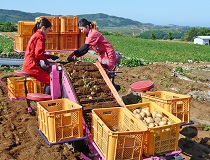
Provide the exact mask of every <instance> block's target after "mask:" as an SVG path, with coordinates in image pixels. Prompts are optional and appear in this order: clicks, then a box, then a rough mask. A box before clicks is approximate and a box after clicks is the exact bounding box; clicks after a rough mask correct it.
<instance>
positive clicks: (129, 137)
mask: <svg viewBox="0 0 210 160" xmlns="http://www.w3.org/2000/svg"><path fill="white" fill-rule="evenodd" d="M146 131H147V128H146V127H145V126H144V125H143V124H142V123H141V122H140V121H138V120H137V119H135V117H133V116H132V115H131V114H130V113H129V111H127V110H126V109H125V108H121V107H114V108H100V109H93V110H92V136H93V140H94V141H95V143H96V145H97V146H98V148H99V149H100V151H101V152H102V153H103V155H104V157H105V159H107V160H109V159H116V160H122V159H136V160H137V159H138V160H140V159H142V153H143V141H144V135H145V132H146Z"/></svg>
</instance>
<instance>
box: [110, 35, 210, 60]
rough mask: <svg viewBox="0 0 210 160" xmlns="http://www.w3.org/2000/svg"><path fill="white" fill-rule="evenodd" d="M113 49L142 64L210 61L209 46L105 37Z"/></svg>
mask: <svg viewBox="0 0 210 160" xmlns="http://www.w3.org/2000/svg"><path fill="white" fill-rule="evenodd" d="M106 38H107V39H108V40H109V41H110V42H111V43H112V44H113V46H114V48H115V49H116V50H117V51H119V52H121V53H122V54H123V56H125V57H127V58H128V57H130V58H141V59H144V62H146V63H149V62H167V61H169V62H183V63H184V62H188V61H189V60H191V61H193V62H200V61H210V56H209V54H210V46H208V45H198V44H188V43H180V42H175V41H174V42H168V41H158V40H145V39H140V38H134V37H130V36H120V37H119V36H115V35H106Z"/></svg>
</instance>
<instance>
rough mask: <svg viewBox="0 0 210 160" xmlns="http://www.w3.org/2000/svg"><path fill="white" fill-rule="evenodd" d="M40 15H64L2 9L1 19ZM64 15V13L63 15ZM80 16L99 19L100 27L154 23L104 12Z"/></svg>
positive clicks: (8, 19) (15, 19)
mask: <svg viewBox="0 0 210 160" xmlns="http://www.w3.org/2000/svg"><path fill="white" fill-rule="evenodd" d="M38 16H62V15H51V14H46V13H38V12H37V13H27V12H22V11H17V10H5V9H0V20H1V21H3V22H6V21H9V22H12V23H17V22H18V21H20V20H28V21H33V20H34V19H35V18H36V17H38ZM63 16H64V15H63ZM75 16H78V17H79V18H87V19H88V20H90V21H97V25H98V26H100V27H122V26H131V25H134V26H142V25H153V24H146V23H145V24H143V23H141V22H138V21H133V20H131V19H126V18H122V17H116V16H109V15H107V14H103V13H97V14H83V15H75Z"/></svg>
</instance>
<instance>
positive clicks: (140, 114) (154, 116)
mask: <svg viewBox="0 0 210 160" xmlns="http://www.w3.org/2000/svg"><path fill="white" fill-rule="evenodd" d="M133 114H134V115H135V117H136V118H137V119H139V120H141V121H143V122H144V123H145V124H146V125H147V126H148V127H158V126H164V125H170V124H172V123H173V122H171V121H170V120H169V119H168V118H167V117H166V116H164V115H163V114H162V113H160V112H156V111H154V112H152V113H150V111H149V107H145V108H142V109H134V111H133Z"/></svg>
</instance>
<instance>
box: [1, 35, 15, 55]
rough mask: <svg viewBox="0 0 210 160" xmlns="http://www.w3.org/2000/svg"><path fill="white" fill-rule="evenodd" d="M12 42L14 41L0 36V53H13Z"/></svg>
mask: <svg viewBox="0 0 210 160" xmlns="http://www.w3.org/2000/svg"><path fill="white" fill-rule="evenodd" d="M13 41H14V39H12V38H8V37H5V36H1V35H0V53H2V52H13V51H14V47H13V43H14V42H13Z"/></svg>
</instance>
